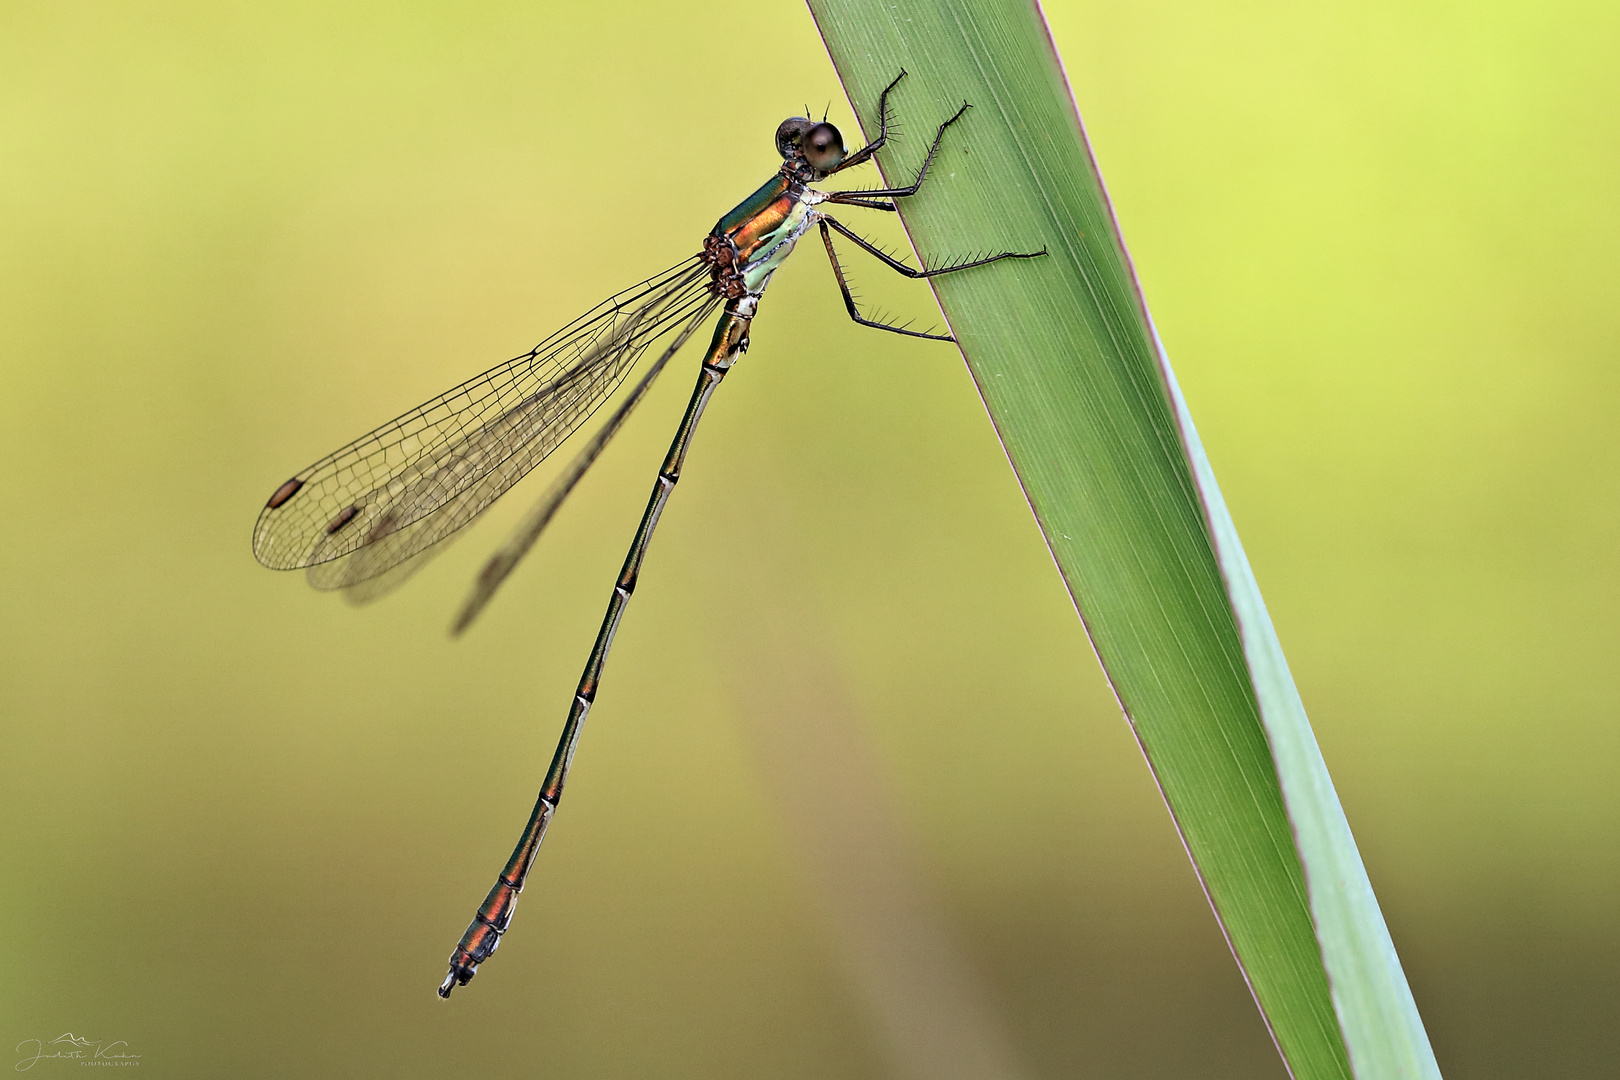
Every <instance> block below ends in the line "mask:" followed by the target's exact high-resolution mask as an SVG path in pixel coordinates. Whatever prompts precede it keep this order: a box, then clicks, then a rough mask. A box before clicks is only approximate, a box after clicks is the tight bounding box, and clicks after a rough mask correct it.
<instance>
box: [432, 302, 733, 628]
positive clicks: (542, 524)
mask: <svg viewBox="0 0 1620 1080" xmlns="http://www.w3.org/2000/svg"><path fill="white" fill-rule="evenodd" d="M708 315H709V312H707V311H705V312H703V314H702V316H701V317H700V318H701V319H706V318H707V317H708ZM699 325H700V319H694V320H693V321H691V322H689V323H687V324H686V327H685V329H683V330H682V331H681V332H680V333H679V334H677V335H676V336H675V340H673V341H671V342H670V343H669V346H668V347H667V348H666V349H665V350H664V351H663V352H662V353H660V354H659V357H658V359H657V360H655V361H653V364H652V366H651V367H649V368H648V369H647V373H646V374H645V375H643V376H642V377H641V379H640V381H639V382H637V383H636V385H635V386H634V387H633V388H632V389H631V391H630V392H629V393H628V394H626V395H625V396H624V399H623V400H622V401H620V402H619V405H618V407H617V408H615V409H614V410H613V413H612V414H611V415H610V416H609V417H608V418H607V419H606V420H605V421H603V423H602V426H601V427H600V428H598V429H597V430H596V434H594V435H592V436H591V437H590V441H588V442H587V443H586V444H585V445H584V446H582V447H581V448H580V450H579V452H578V453H577V454H575V455H574V460H573V461H570V462H569V463H568V466H567V468H565V469H563V471H562V472H561V473H560V474H559V475H558V476H557V478H556V479H555V480H553V481H552V482H551V486H550V487H549V488H547V489H546V491H545V494H543V495H542V496H540V500H539V501H538V502H536V503H535V504H534V506H533V508H531V509H530V510H529V512H528V514H527V515H526V516H525V517H524V518H523V520H522V521H521V522H519V523H518V527H517V528H516V529H514V530H513V531H512V535H511V536H510V537H508V538H507V541H506V543H505V544H503V545H502V546H501V549H500V550H499V551H497V552H496V553H495V554H494V555H492V556H490V558H489V561H488V562H486V563H485V564H484V569H483V570H482V571H480V572H479V574H478V580H477V581H476V582H474V583H473V588H472V592H471V593H470V594H469V595H468V597H467V600H466V602H465V603H464V604H463V605H462V607H461V613H460V614H459V615H457V616H456V621H455V624H454V625H453V626H452V627H451V628H450V632H451V634H453V635H456V636H460V635H461V633H462V632H463V631H465V630H466V629H467V627H468V626H470V625H472V621H473V620H474V619H476V618H478V615H479V613H480V612H482V611H483V610H484V607H485V606H486V605H487V604H488V603H489V601H490V598H491V597H493V596H494V595H495V590H496V589H498V588H500V587H501V582H503V581H505V580H506V579H507V577H508V576H509V575H510V574H511V573H512V571H513V570H515V569H516V568H517V564H518V563H519V562H521V561H523V557H524V556H525V555H527V554H528V553H529V549H530V548H532V547H534V545H535V541H537V540H539V539H540V534H541V533H542V532H544V531H545V528H546V526H547V525H550V524H551V519H552V518H553V517H555V516H556V515H557V510H558V508H560V507H561V506H562V504H563V500H564V499H566V498H568V496H569V493H570V492H572V491H573V490H574V487H575V486H576V485H577V484H578V483H579V481H580V479H581V478H582V477H584V475H585V472H586V470H588V469H589V468H590V467H591V465H592V464H593V463H595V461H596V459H597V457H599V456H600V455H601V453H602V450H603V449H604V448H605V447H606V446H607V444H608V442H609V441H610V440H611V439H612V438H613V436H614V435H616V434H618V431H619V428H621V427H623V426H624V422H625V421H626V420H627V419H629V417H630V414H631V413H632V412H634V411H635V408H636V406H637V405H639V404H641V399H642V398H644V397H646V396H647V391H648V390H650V389H652V384H653V380H655V379H657V378H658V373H659V372H661V371H663V370H664V365H665V364H668V363H669V360H670V357H672V356H674V355H675V354H676V353H677V352H678V351H679V350H680V347H681V346H682V345H685V344H686V339H687V338H689V337H691V336H692V334H693V332H694V331H696V330H697V328H698V326H699Z"/></svg>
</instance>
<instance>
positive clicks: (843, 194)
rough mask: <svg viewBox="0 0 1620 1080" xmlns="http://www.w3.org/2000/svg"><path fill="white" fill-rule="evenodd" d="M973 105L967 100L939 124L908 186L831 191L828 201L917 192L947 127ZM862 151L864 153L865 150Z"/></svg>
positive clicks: (892, 196)
mask: <svg viewBox="0 0 1620 1080" xmlns="http://www.w3.org/2000/svg"><path fill="white" fill-rule="evenodd" d="M972 107H973V106H971V105H969V104H968V103H967V102H965V101H964V102H962V107H961V108H960V109H957V110H956V112H955V114H954V115H952V116H951V118H950V119H949V120H947V121H945V122H944V123H943V124H941V125H939V130H938V131H936V132H934V144H933V145H932V146H930V147H929V148H928V156H927V157H925V158H923V163H922V168H920V169H918V170H917V178H916V179H915V180H913V181H912V182H911V183H910V185H908V186H907V187H897V188H873V189H872V190H871V191H830V192H828V193H827V201H828V202H831V203H848V202H859V201H860V200H863V199H877V198H885V197H887V198H900V199H903V198H905V197H906V196H908V195H915V194H917V189H918V188H920V187H922V182H923V177H925V176H927V175H928V167H929V166H930V165H932V164H933V163H934V155H935V154H937V153H939V144H940V143H941V142H943V141H944V139H945V129H946V128H948V127H950V126H951V125H952V124H954V123H956V122H957V121H958V120H960V119H962V114H964V113H966V112H967V111H968V110H969V109H971V108H972ZM876 146H877V144H876V143H873V144H872V146H869V147H867V148H866V149H868V150H870V149H873V148H875V147H876ZM862 152H863V153H864V152H865V151H862ZM842 167H843V166H840V168H842ZM835 171H836V170H835Z"/></svg>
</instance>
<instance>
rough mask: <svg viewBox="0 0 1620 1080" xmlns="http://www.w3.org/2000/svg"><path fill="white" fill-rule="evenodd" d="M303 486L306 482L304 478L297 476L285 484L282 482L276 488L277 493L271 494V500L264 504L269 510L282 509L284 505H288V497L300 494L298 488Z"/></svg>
mask: <svg viewBox="0 0 1620 1080" xmlns="http://www.w3.org/2000/svg"><path fill="white" fill-rule="evenodd" d="M303 486H304V482H303V481H302V480H300V479H298V477H296V476H295V477H293V478H292V479H291V480H289V481H287V482H286V483H285V484H282V485H281V486H280V487H278V488H276V493H275V494H274V495H272V496H270V501H269V502H267V503H265V504H264V505H265V508H266V509H268V510H279V509H281V508H282V507H283V506H285V505H287V500H288V499H290V498H292V497H293V496H294V495H296V494H298V489H299V488H302V487H303Z"/></svg>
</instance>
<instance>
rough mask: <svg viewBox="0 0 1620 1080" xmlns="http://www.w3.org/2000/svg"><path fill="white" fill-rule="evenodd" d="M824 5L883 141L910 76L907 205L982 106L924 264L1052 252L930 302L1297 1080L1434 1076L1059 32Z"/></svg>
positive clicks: (1022, 23) (834, 2)
mask: <svg viewBox="0 0 1620 1080" xmlns="http://www.w3.org/2000/svg"><path fill="white" fill-rule="evenodd" d="M810 7H811V10H812V12H813V13H814V15H815V17H816V20H817V24H818V26H819V28H820V29H821V32H822V36H823V39H824V40H825V41H826V43H827V46H828V50H829V53H830V54H831V55H832V58H833V61H834V64H835V66H836V67H837V68H838V71H839V75H840V77H841V78H842V79H843V81H844V85H845V88H846V90H847V91H848V92H849V95H850V99H851V103H852V104H853V105H854V107H855V108H856V112H857V115H859V116H860V117H861V118H862V121H863V125H864V126H865V128H866V130H867V133H868V134H869V135H870V134H874V133H875V128H876V123H875V121H876V105H877V97H878V93H879V91H880V90H881V89H882V87H883V86H884V85H886V84H887V83H888V82H889V81H890V80H891V79H892V78H893V77H894V75H895V74H896V73H897V72H898V71H899V70H900V69H901V68H904V69H906V70H907V71H908V72H909V75H908V77H907V79H906V80H905V81H904V82H903V83H902V84H901V86H900V88H899V89H897V91H896V93H895V95H894V97H893V98H892V99H891V104H892V106H893V107H894V108H895V109H896V110H898V111H899V112H900V114H901V115H902V116H904V117H905V121H906V127H905V132H906V133H905V137H904V138H903V139H900V140H896V141H895V142H894V143H892V144H891V146H890V147H889V148H887V149H886V150H885V151H884V152H883V154H882V155H881V164H882V166H883V168H884V170H885V176H886V178H887V180H888V181H889V182H890V183H901V182H904V181H906V180H909V178H910V177H911V176H912V175H914V172H915V169H916V167H917V166H918V165H919V164H920V162H921V159H922V156H923V154H924V153H925V152H926V147H927V142H928V140H929V139H930V138H931V137H932V133H933V127H934V125H936V124H937V123H938V122H939V121H941V120H943V119H944V118H946V117H947V116H949V115H950V114H951V113H952V112H953V111H954V110H955V109H956V108H957V107H958V106H959V105H960V103H961V101H962V100H963V99H964V98H966V99H967V100H969V101H970V102H971V103H972V104H973V105H974V108H973V110H972V111H970V113H969V114H968V116H967V117H965V118H964V119H963V121H962V122H961V124H959V125H958V127H957V128H955V129H953V130H952V132H951V134H950V135H948V136H947V137H946V143H945V146H944V148H943V149H942V151H941V154H940V157H939V159H938V160H937V161H936V164H935V166H934V171H933V172H932V173H931V174H930V180H929V182H928V184H927V185H925V187H924V188H923V190H922V191H921V192H920V193H919V194H918V195H917V196H915V197H913V198H909V199H906V200H905V201H904V206H903V208H902V217H903V219H904V222H905V225H906V228H907V231H908V232H909V234H910V235H911V237H912V240H913V243H914V245H915V246H916V248H917V250H918V251H919V252H922V253H923V254H924V255H925V256H927V257H928V258H929V259H930V261H936V260H938V259H940V258H944V257H961V256H966V255H969V254H975V253H979V252H982V251H986V250H988V251H995V250H1003V249H1013V250H1033V249H1037V248H1039V247H1041V246H1043V245H1044V246H1045V247H1046V248H1047V249H1048V251H1049V255H1048V257H1047V258H1044V259H1040V260H1031V261H1027V262H1009V263H1001V264H998V265H996V266H994V267H988V268H984V269H981V270H973V271H967V272H964V273H963V274H960V275H948V276H945V277H941V278H936V279H932V284H934V286H935V292H936V295H937V296H938V298H939V301H940V305H941V308H942V310H943V311H944V312H945V314H946V317H947V319H948V320H949V323H950V325H951V328H952V332H953V333H954V334H955V335H956V337H957V339H958V342H959V344H960V346H961V348H962V352H963V354H964V356H965V357H966V359H967V362H968V365H969V368H970V369H971V371H972V373H973V377H974V379H975V381H976V382H977V384H978V386H979V389H980V393H981V395H982V396H983V398H984V402H985V406H986V408H987V410H988V411H989V413H990V417H991V419H992V422H993V423H994V424H995V426H996V429H997V432H998V433H999V435H1000V437H1001V439H1002V443H1003V446H1004V447H1005V448H1006V451H1007V455H1008V458H1009V460H1010V461H1011V463H1012V465H1013V468H1014V471H1015V472H1016V473H1017V475H1018V478H1019V481H1020V483H1021V484H1022V485H1023V488H1024V491H1025V493H1026V496H1027V497H1028V499H1029V503H1030V506H1031V508H1032V510H1033V511H1034V513H1035V516H1036V518H1037V520H1038V522H1039V523H1040V526H1041V529H1042V532H1043V533H1044V534H1045V537H1046V541H1047V544H1048V546H1049V547H1050V549H1051V551H1052V555H1053V559H1054V560H1055V561H1056V563H1057V565H1058V568H1059V570H1060V572H1061V573H1062V575H1063V578H1064V581H1065V582H1066V584H1067V586H1068V588H1069V590H1070V593H1071V595H1072V596H1073V598H1074V601H1075V604H1076V607H1077V609H1078V610H1079V612H1080V614H1081V617H1082V619H1083V620H1084V622H1085V624H1086V628H1087V631H1088V633H1089V635H1090V637H1091V641H1092V644H1093V647H1094V648H1095V649H1096V652H1097V655H1098V658H1099V659H1100V660H1101V662H1102V664H1103V667H1104V669H1105V671H1106V672H1107V673H1108V676H1109V679H1110V682H1111V683H1112V685H1113V687H1114V690H1115V693H1116V695H1117V696H1118V698H1119V700H1120V703H1121V706H1122V707H1123V708H1124V710H1125V712H1126V716H1127V718H1128V720H1129V721H1130V723H1131V725H1132V727H1133V730H1134V731H1135V733H1136V736H1137V739H1138V742H1139V743H1140V745H1141V746H1142V749H1143V752H1144V754H1145V755H1146V757H1147V759H1148V762H1149V764H1150V766H1151V768H1152V770H1153V772H1154V775H1155V777H1156V779H1157V780H1158V782H1159V785H1160V789H1161V791H1162V792H1163V793H1164V796H1165V801H1166V804H1167V805H1168V806H1169V807H1170V810H1171V813H1172V815H1173V817H1174V819H1175V821H1176V824H1177V827H1178V829H1179V830H1180V831H1181V835H1182V838H1183V841H1184V843H1185V844H1186V847H1187V850H1188V853H1189V856H1190V857H1191V858H1192V860H1193V863H1194V865H1195V866H1196V867H1197V869H1198V872H1199V875H1200V878H1201V879H1202V881H1203V883H1204V887H1205V891H1206V893H1207V895H1208V896H1209V898H1210V902H1211V904H1212V906H1213V907H1214V909H1215V911H1216V914H1217V917H1218V918H1219V919H1220V921H1221V924H1222V928H1223V930H1224V931H1225V933H1226V935H1227V940H1228V941H1229V943H1230V944H1231V946H1232V950H1233V953H1234V955H1235V956H1236V957H1237V959H1238V962H1239V964H1240V965H1241V967H1242V968H1243V970H1244V973H1245V975H1246V977H1247V978H1248V980H1249V984H1250V986H1251V988H1252V990H1253V992H1254V995H1255V998H1256V1001H1257V1002H1258V1004H1259V1005H1260V1008H1261V1011H1262V1013H1263V1014H1264V1016H1265V1018H1266V1020H1267V1023H1268V1024H1269V1025H1270V1027H1271V1030H1272V1033H1273V1036H1274V1038H1275V1039H1276V1041H1277V1044H1278V1047H1279V1050H1280V1051H1281V1053H1282V1055H1283V1057H1284V1060H1285V1061H1286V1062H1287V1064H1288V1066H1289V1068H1290V1070H1291V1071H1292V1072H1293V1074H1294V1075H1295V1076H1298V1077H1313V1078H1314V1077H1348V1076H1351V1075H1355V1076H1358V1077H1362V1078H1366V1077H1373V1076H1378V1077H1382V1076H1403V1077H1404V1076H1410V1077H1430V1076H1434V1077H1437V1076H1438V1075H1439V1073H1438V1069H1437V1068H1436V1067H1435V1065H1434V1060H1433V1055H1432V1052H1431V1051H1430V1049H1429V1045H1428V1041H1427V1037H1426V1036H1425V1035H1424V1033H1423V1028H1422V1024H1421V1021H1420V1020H1419V1018H1418V1015H1417V1011H1416V1008H1415V1006H1414V1005H1413V1003H1412V999H1411V994H1410V991H1409V990H1408V989H1407V986H1406V982H1405V978H1404V976H1403V975H1402V974H1401V970H1400V965H1399V960H1398V958H1396V956H1395V953H1394V949H1393V946H1392V945H1391V944H1390V942H1389V935H1388V931H1387V929H1386V928H1385V926H1384V923H1383V919H1382V916H1381V914H1380V913H1379V911H1378V907H1377V902H1376V899H1375V898H1374V897H1373V895H1372V891H1371V886H1370V884H1368V883H1367V878H1366V873H1365V870H1364V868H1363V867H1362V865H1361V861H1360V857H1359V854H1357V853H1356V849H1355V844H1354V841H1353V839H1352V838H1351V836H1350V832H1349V827H1348V824H1346V823H1345V820H1344V815H1343V812H1342V810H1341V809H1340V807H1339V804H1338V800H1337V796H1336V795H1335V794H1334V792H1333V788H1332V783H1331V780H1330V779H1329V778H1328V775H1327V771H1326V767H1325V765H1323V763H1322V759H1321V754H1320V751H1319V750H1318V749H1317V747H1316V743H1315V739H1314V737H1313V736H1312V735H1311V732H1310V727H1309V724H1308V722H1307V721H1306V719H1305V714H1304V709H1303V706H1302V704H1301V703H1300V701H1299V695H1298V692H1297V690H1296V689H1295V688H1294V684H1293V681H1292V679H1291V677H1290V676H1289V674H1288V671H1287V665H1286V662H1285V661H1284V660H1283V657H1282V651H1281V648H1280V646H1279V645H1278V643H1277V638H1276V633H1275V631H1274V629H1273V628H1272V626H1271V623H1270V620H1269V618H1268V616H1267V615H1266V613H1265V607H1264V603H1263V601H1262V600H1261V599H1260V594H1259V591H1258V589H1257V588H1256V586H1255V584H1254V578H1253V574H1252V572H1251V571H1250V570H1249V567H1248V563H1247V560H1246V557H1245V556H1244V554H1243V550H1242V546H1241V544H1240V543H1239V542H1238V539H1237V533H1236V530H1235V528H1234V527H1233V526H1232V522H1231V518H1230V515H1229V514H1228V512H1227V510H1226V507H1225V503H1224V502H1223V501H1222V499H1221V496H1220V491H1219V488H1218V486H1217V485H1216V484H1215V480H1214V474H1213V471H1212V470H1211V469H1210V467H1209V463H1208V460H1207V458H1206V456H1205V454H1204V451H1203V448H1202V445H1201V443H1200V442H1199V440H1198V436H1197V432H1196V429H1195V428H1194V427H1193V425H1192V420H1191V417H1190V414H1189V413H1188V412H1187V408H1186V404H1185V402H1184V400H1183V399H1182V397H1181V394H1180V391H1179V389H1178V388H1177V386H1176V383H1175V379H1174V375H1173V373H1172V372H1171V371H1170V368H1169V365H1168V362H1167V361H1165V359H1164V357H1163V351H1162V349H1161V348H1160V346H1159V343H1158V340H1157V336H1156V334H1155V333H1154V331H1153V328H1152V323H1151V320H1150V318H1149V317H1148V314H1147V310H1146V306H1145V304H1144V302H1143V300H1142V297H1141V292H1140V289H1139V288H1138V286H1137V283H1136V280H1135V275H1134V272H1133V270H1132V268H1131V265H1130V260H1129V256H1128V255H1127V253H1126V251H1125V248H1124V246H1123V243H1122V241H1121V240H1120V238H1119V233H1118V229H1117V226H1116V225H1115V223H1114V220H1113V215H1112V211H1111V209H1110V207H1109V204H1108V201H1107V196H1106V194H1105V192H1104V190H1103V186H1102V183H1101V180H1100V178H1099V176H1098V173H1097V170H1096V166H1095V163H1094V162H1093V160H1092V158H1091V155H1090V151H1089V148H1088V147H1087V145H1086V142H1085V137H1084V132H1083V130H1082V128H1081V126H1080V121H1079V117H1078V114H1077V113H1076V111H1075V107H1074V104H1073V99H1072V97H1071V95H1070V93H1069V90H1068V86H1067V83H1066V81H1065V80H1064V78H1063V75H1062V70H1061V65H1060V63H1059V62H1058V60H1057V56H1056V53H1055V51H1054V50H1053V48H1052V45H1051V40H1050V37H1049V35H1048V34H1047V31H1046V27H1045V23H1044V20H1043V18H1042V16H1041V14H1040V12H1039V9H1038V8H1036V7H1035V6H1033V5H1031V4H1027V3H1020V2H1017V0H986V2H979V3H966V2H962V0H953V2H945V3H939V2H934V3H917V2H914V0H901V2H894V0H890V2H886V3H881V4H879V3H875V2H872V0H811V3H810ZM1307 881H1309V882H1310V883H1311V888H1310V889H1307ZM1330 975H1331V979H1330ZM1330 986H1331V990H1330ZM1347 1047H1348V1049H1347ZM1352 1061H1354V1063H1355V1070H1354V1073H1352V1070H1351V1062H1352Z"/></svg>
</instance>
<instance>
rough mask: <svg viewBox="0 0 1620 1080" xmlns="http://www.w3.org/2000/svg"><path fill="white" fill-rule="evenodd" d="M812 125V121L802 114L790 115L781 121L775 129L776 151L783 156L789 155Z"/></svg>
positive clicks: (797, 146)
mask: <svg viewBox="0 0 1620 1080" xmlns="http://www.w3.org/2000/svg"><path fill="white" fill-rule="evenodd" d="M814 126H815V123H814V122H813V121H810V120H806V119H805V118H804V117H802V116H790V117H788V118H787V119H786V120H784V121H782V124H781V126H780V127H778V128H777V129H776V152H777V153H778V154H781V155H782V156H783V157H784V158H786V157H791V156H792V155H793V152H794V151H795V150H797V149H798V148H799V144H800V142H801V141H802V140H803V139H804V133H805V132H807V131H809V130H810V129H811V128H812V127H814Z"/></svg>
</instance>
